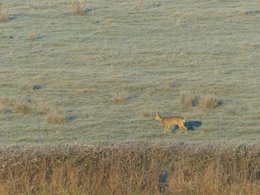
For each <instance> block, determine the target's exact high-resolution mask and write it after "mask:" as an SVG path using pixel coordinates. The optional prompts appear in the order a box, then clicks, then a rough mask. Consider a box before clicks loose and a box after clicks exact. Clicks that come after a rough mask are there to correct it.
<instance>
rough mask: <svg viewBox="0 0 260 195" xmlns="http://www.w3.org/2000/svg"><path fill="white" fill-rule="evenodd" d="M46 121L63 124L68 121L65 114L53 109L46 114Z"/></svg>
mask: <svg viewBox="0 0 260 195" xmlns="http://www.w3.org/2000/svg"><path fill="white" fill-rule="evenodd" d="M46 121H47V123H50V124H63V123H65V122H66V118H65V116H64V114H60V113H58V112H56V111H51V112H49V113H47V115H46Z"/></svg>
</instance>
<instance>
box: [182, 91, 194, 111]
mask: <svg viewBox="0 0 260 195" xmlns="http://www.w3.org/2000/svg"><path fill="white" fill-rule="evenodd" d="M180 102H181V106H182V107H183V108H190V107H192V106H194V104H193V98H192V96H191V95H189V94H181V95H180Z"/></svg>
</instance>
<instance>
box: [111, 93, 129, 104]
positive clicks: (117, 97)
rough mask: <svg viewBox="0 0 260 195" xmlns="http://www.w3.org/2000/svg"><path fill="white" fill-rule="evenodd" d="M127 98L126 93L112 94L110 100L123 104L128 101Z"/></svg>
mask: <svg viewBox="0 0 260 195" xmlns="http://www.w3.org/2000/svg"><path fill="white" fill-rule="evenodd" d="M128 100H129V97H128V96H126V95H123V94H117V95H114V96H113V98H112V102H113V103H114V104H125V103H127V102H128Z"/></svg>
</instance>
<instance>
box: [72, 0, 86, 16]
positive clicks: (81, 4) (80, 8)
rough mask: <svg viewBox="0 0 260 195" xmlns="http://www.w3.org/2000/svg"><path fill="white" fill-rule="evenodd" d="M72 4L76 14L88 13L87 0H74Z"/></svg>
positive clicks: (83, 14)
mask: <svg viewBox="0 0 260 195" xmlns="http://www.w3.org/2000/svg"><path fill="white" fill-rule="evenodd" d="M70 6H71V8H72V9H73V12H74V13H75V14H76V15H79V16H85V15H86V14H87V13H86V6H87V3H86V2H85V1H73V2H70Z"/></svg>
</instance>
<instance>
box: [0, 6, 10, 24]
mask: <svg viewBox="0 0 260 195" xmlns="http://www.w3.org/2000/svg"><path fill="white" fill-rule="evenodd" d="M7 20H8V17H7V9H6V8H5V7H4V6H1V8H0V22H6V21H7Z"/></svg>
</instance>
